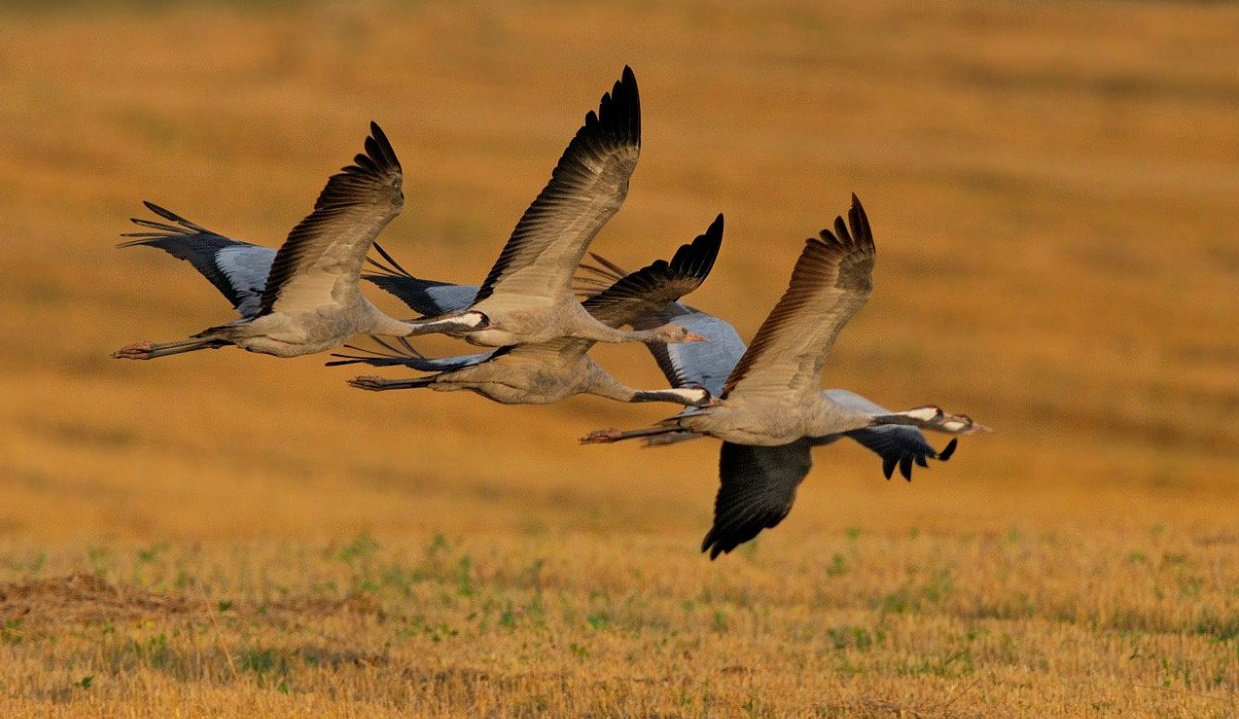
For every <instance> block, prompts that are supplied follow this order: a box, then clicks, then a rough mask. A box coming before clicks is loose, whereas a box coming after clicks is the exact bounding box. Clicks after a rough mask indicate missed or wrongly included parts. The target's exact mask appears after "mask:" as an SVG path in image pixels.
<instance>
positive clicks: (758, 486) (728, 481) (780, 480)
mask: <svg viewBox="0 0 1239 719" xmlns="http://www.w3.org/2000/svg"><path fill="white" fill-rule="evenodd" d="M812 467H813V458H812V457H811V456H810V454H809V442H808V440H804V439H800V440H796V441H795V442H792V443H790V444H784V445H780V446H778V447H750V446H747V445H742V444H732V443H731V442H724V443H723V448H722V450H721V451H720V452H719V460H718V471H719V479H720V481H721V483H720V485H719V488H718V496H717V497H716V498H715V500H714V526H712V527H711V528H710V531H709V532H707V533H706V536H705V539H704V540H702V542H701V551H703V552H709V553H710V559H714V558H715V557H717V556H718V555H719V554H723V553H726V552H730V551H731V550H733V549H735V548H736V547H738V546H739V545H741V544H743V543H745V542H747V541H749V540H750V539H753V538H754V537H756V536H757V535H758V534H759V533H760V532H761V530H763V529H769V528H771V527H774V526H776V525H778V523H779V522H781V521H783V518H784V517H786V516H787V513H788V512H789V511H791V508H792V502H794V501H795V500H796V488H797V487H799V486H800V483H801V482H802V481H804V478H805V475H807V474H808V473H809V469H810V468H812Z"/></svg>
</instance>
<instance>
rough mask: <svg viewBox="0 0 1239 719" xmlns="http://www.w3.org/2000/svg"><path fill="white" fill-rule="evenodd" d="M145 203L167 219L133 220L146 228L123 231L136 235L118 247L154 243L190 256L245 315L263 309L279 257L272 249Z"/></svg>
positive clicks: (175, 253) (185, 257) (180, 256)
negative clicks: (268, 280) (230, 236)
mask: <svg viewBox="0 0 1239 719" xmlns="http://www.w3.org/2000/svg"><path fill="white" fill-rule="evenodd" d="M142 204H144V205H146V208H147V209H148V210H150V211H151V212H154V213H155V214H156V215H159V216H160V217H162V218H163V219H164V220H167V222H159V221H156V220H147V219H143V218H139V217H133V218H130V222H132V223H133V224H135V225H138V226H139V227H145V228H147V229H146V230H144V231H142V232H126V233H124V234H123V235H121V236H122V237H133V238H137V239H133V240H130V241H129V242H123V243H121V244H120V245H119V247H135V246H138V245H141V246H144V247H154V248H156V249H160V250H163V251H164V252H167V253H168V254H170V255H172V256H173V257H176V258H177V259H181V260H185V261H186V262H188V263H189V264H191V265H192V266H193V268H194V269H195V270H198V272H200V273H201V274H202V276H203V277H205V278H207V280H208V281H209V282H210V283H211V284H212V285H214V286H215V289H217V290H219V291H220V294H222V295H223V296H224V297H225V298H227V300H228V301H229V302H231V303H232V307H233V309H235V310H236V311H237V312H238V313H240V315H241V317H242V318H243V319H246V318H250V317H253V316H254V315H255V314H257V313H258V308H259V306H260V305H261V303H262V293H263V290H264V289H265V288H266V286H267V275H268V274H269V273H270V272H271V263H272V261H273V260H275V250H274V249H273V248H270V247H261V246H259V245H252V244H250V243H248V242H241V241H240V240H234V239H232V238H229V237H225V236H224V235H221V234H219V233H217V232H212V231H211V230H208V229H206V228H205V227H202V226H201V225H198V224H195V223H193V222H190V221H189V220H187V219H185V218H184V217H181V216H180V215H177V214H176V213H174V212H172V211H171V210H166V209H164V208H162V207H160V206H159V205H156V204H155V203H153V202H143V203H142Z"/></svg>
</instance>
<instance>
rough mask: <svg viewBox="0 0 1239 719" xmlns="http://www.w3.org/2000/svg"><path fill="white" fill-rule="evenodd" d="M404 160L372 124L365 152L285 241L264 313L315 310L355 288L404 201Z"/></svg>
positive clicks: (265, 296)
mask: <svg viewBox="0 0 1239 719" xmlns="http://www.w3.org/2000/svg"><path fill="white" fill-rule="evenodd" d="M402 182H403V179H402V175H401V169H400V161H399V160H398V159H397V158H396V153H395V151H394V150H393V149H392V146H391V143H390V142H388V140H387V136H386V135H385V134H383V130H382V129H381V128H380V127H379V126H378V125H377V124H376V123H373V122H372V123H370V136H369V137H367V138H366V145H365V153H364V154H359V155H357V156H356V157H355V158H353V164H352V165H349V166H347V167H345V168H344V169H343V170H341V171H340V172H339V173H337V174H335V175H332V176H331V178H330V179H329V180H327V185H326V187H324V188H323V191H322V193H320V194H319V196H318V200H317V201H316V202H315V203H314V211H313V212H311V213H310V214H309V216H307V217H306V218H305V219H304V220H302V221H301V222H300V223H299V224H298V225H297V226H296V227H294V228H293V230H292V232H290V233H289V234H288V239H287V240H285V241H284V244H283V246H281V247H280V249H279V252H278V253H277V254H276V256H275V262H274V263H273V264H272V266H271V275H270V277H269V279H268V281H267V287H266V290H265V291H264V292H263V296H262V308H261V309H260V310H259V314H260V315H265V314H270V313H271V312H273V311H275V310H277V309H278V310H281V311H296V310H313V309H314V308H315V307H318V306H321V305H323V304H328V303H334V302H339V301H340V299H339V297H338V296H335V295H336V293H337V292H339V291H341V290H342V291H344V292H357V281H358V278H359V277H360V275H361V267H362V264H363V263H364V262H365V259H366V253H368V252H369V251H370V246H371V245H373V244H374V240H375V238H376V237H378V234H379V232H381V231H382V229H383V228H384V227H386V226H387V223H389V222H391V221H392V219H393V218H394V217H395V216H396V215H398V214H399V213H400V208H401V207H402V206H403V205H404V193H403V191H402V190H401V185H402Z"/></svg>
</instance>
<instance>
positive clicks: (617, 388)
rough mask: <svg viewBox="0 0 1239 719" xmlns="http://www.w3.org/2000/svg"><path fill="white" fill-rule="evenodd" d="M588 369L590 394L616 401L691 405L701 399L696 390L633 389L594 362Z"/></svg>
mask: <svg viewBox="0 0 1239 719" xmlns="http://www.w3.org/2000/svg"><path fill="white" fill-rule="evenodd" d="M590 371H591V373H592V374H593V377H592V378H591V380H590V387H589V392H590V394H596V395H598V396H600V397H606V398H607V399H613V400H616V401H617V402H674V403H675V404H680V405H685V406H692V405H693V404H695V403H696V402H697V401H699V400H700V399H701V398H700V397H699V396H697V394H698V393H697V392H695V391H693V390H687V389H663V390H641V389H633V388H632V387H629V386H628V385H626V384H623V383H622V382H620V381H619V380H617V379H615V378H614V377H612V376H611V375H610V374H607V372H606V370H604V369H602V368H601V367H599V366H598V365H596V364H593V365H591V367H590Z"/></svg>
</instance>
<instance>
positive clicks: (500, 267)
mask: <svg viewBox="0 0 1239 719" xmlns="http://www.w3.org/2000/svg"><path fill="white" fill-rule="evenodd" d="M640 150H641V102H640V98H639V96H638V94H637V80H636V77H634V76H633V73H632V69H631V68H628V67H625V68H624V73H623V76H622V77H621V78H620V80H619V82H617V83H615V86H614V88H613V89H612V90H611V92H610V93H608V94H606V95H603V96H602V102H601V104H600V105H599V107H598V113H597V114H594V112H593V111H590V113H589V114H587V115H586V116H585V125H584V126H583V127H581V129H580V130H578V131H577V133H576V136H575V137H573V138H572V142H571V143H569V144H568V149H566V150H565V151H564V154H563V156H562V157H560V158H559V164H558V165H556V166H555V170H554V171H553V172H552V173H551V180H550V182H549V183H548V184H547V186H546V187H545V188H544V189H543V190H542V192H541V193H540V194H539V195H538V197H537V199H535V200H534V201H533V204H531V205H530V206H529V209H527V210H525V214H524V216H523V217H521V219H520V222H518V223H517V225H516V229H514V230H513V231H512V236H511V237H510V238H509V239H508V242H507V244H506V245H505V246H504V248H503V251H502V252H501V253H500V255H499V259H498V260H497V261H496V262H495V265H494V267H492V268H491V270H490V274H488V275H487V276H486V281H485V282H483V283H482V288H481V290H480V291H479V292H478V296H477V302H478V304H479V305H480V304H481V303H483V302H487V301H490V302H492V303H496V302H498V303H502V304H505V305H508V306H521V305H529V304H547V303H548V302H552V301H558V300H561V299H562V298H564V297H571V296H572V275H573V273H574V272H575V271H576V268H577V265H578V264H580V262H581V257H582V256H583V255H584V254H585V250H586V249H587V248H588V247H589V243H590V242H591V241H593V239H594V236H595V235H597V234H598V231H599V230H600V229H602V226H603V225H604V224H606V222H607V221H608V220H610V219H611V217H612V216H613V215H615V213H616V212H618V211H619V208H620V205H622V204H623V202H624V198H625V197H626V196H627V195H628V179H629V177H630V176H631V175H632V171H633V170H634V169H635V168H636V166H637V157H638V155H639V154H640Z"/></svg>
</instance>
